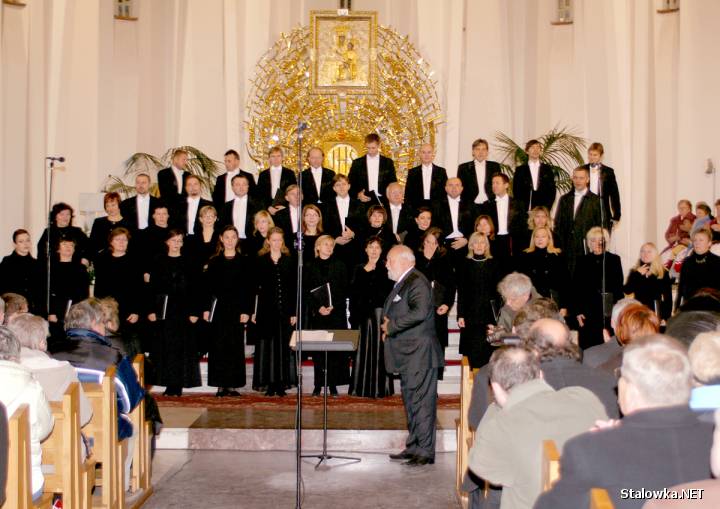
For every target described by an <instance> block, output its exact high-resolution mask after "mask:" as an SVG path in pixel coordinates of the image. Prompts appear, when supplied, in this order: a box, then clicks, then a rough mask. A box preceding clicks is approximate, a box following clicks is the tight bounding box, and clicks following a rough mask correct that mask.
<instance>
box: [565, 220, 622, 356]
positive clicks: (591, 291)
mask: <svg viewBox="0 0 720 509" xmlns="http://www.w3.org/2000/svg"><path fill="white" fill-rule="evenodd" d="M585 240H586V242H587V247H588V250H589V253H588V254H586V255H585V256H581V257H580V258H578V261H577V265H576V266H575V274H574V276H573V288H574V290H575V296H574V298H573V301H572V302H573V305H574V308H575V311H574V313H573V316H574V317H575V318H576V319H577V322H578V326H579V332H580V334H579V339H578V343H579V346H580V348H582V349H583V350H584V349H586V348H590V347H591V346H595V345H600V344H602V343H603V341H604V339H603V329H608V330H609V329H610V319H609V314H610V313H609V311H608V313H607V315H608V316H604V314H605V313H603V310H606V311H607V310H610V309H612V307H613V306H614V305H615V303H616V302H617V301H618V300H620V299H622V297H623V271H622V263H621V261H620V257H619V256H618V255H616V254H613V253H608V252H607V251H606V250H605V246H606V245H607V244H608V243H609V242H610V234H609V233H608V231H607V230H605V229H604V228H600V227H599V226H595V227H593V228H590V231H588V232H587V235H585ZM603 262H604V263H603ZM603 265H604V270H603ZM603 276H604V280H605V294H606V296H603Z"/></svg>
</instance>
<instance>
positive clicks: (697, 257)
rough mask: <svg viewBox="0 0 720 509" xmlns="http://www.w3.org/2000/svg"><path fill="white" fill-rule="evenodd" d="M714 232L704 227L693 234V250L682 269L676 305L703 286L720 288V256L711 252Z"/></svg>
mask: <svg viewBox="0 0 720 509" xmlns="http://www.w3.org/2000/svg"><path fill="white" fill-rule="evenodd" d="M711 242H712V233H710V230H707V229H702V230H698V231H696V232H695V233H694V234H693V236H692V245H693V252H692V254H691V255H690V256H688V257H687V258H685V260H684V261H683V264H682V269H681V270H680V279H679V281H678V291H677V301H676V303H675V305H676V307H680V306H681V305H682V304H683V301H687V300H689V299H690V297H692V296H693V295H694V294H695V293H696V292H697V291H698V290H700V289H701V288H712V289H714V290H720V256H717V255H715V254H713V253H711V252H710V245H711Z"/></svg>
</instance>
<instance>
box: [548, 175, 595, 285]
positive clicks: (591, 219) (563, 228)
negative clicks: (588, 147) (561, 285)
mask: <svg viewBox="0 0 720 509" xmlns="http://www.w3.org/2000/svg"><path fill="white" fill-rule="evenodd" d="M572 180H573V186H574V189H573V190H572V191H570V192H569V193H566V194H564V195H563V196H562V197H561V198H560V203H558V210H557V214H556V215H555V232H556V233H557V235H558V240H559V241H560V248H561V249H562V251H563V253H565V259H566V260H567V262H568V269H570V274H573V273H574V272H575V262H576V260H577V258H578V257H580V256H582V255H584V254H585V235H586V234H587V232H588V231H589V230H590V228H592V227H593V226H600V199H599V198H598V197H597V196H596V195H595V194H593V193H592V192H591V191H590V190H589V189H588V181H589V180H590V177H589V175H588V169H587V168H583V167H582V166H580V167H578V168H575V169H574V170H573V175H572Z"/></svg>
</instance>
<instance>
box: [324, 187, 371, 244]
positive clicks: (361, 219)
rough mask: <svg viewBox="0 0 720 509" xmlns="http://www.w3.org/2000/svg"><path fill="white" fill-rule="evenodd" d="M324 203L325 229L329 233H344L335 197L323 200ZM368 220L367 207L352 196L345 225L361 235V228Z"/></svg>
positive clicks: (337, 234) (335, 235)
mask: <svg viewBox="0 0 720 509" xmlns="http://www.w3.org/2000/svg"><path fill="white" fill-rule="evenodd" d="M322 205H323V206H322V214H323V230H324V231H325V233H327V234H328V235H332V236H333V237H339V236H340V235H342V222H341V221H340V212H339V211H338V207H337V202H336V201H335V197H333V198H332V199H331V200H328V201H326V202H323V204H322ZM366 222H367V220H365V207H364V206H363V204H362V203H361V202H360V201H359V200H357V199H355V198H352V197H351V198H350V206H349V207H348V217H347V218H345V226H346V227H348V228H350V229H351V230H352V231H353V232H354V233H355V234H356V235H359V234H360V230H361V228H362V227H363V225H364V224H365V223H366Z"/></svg>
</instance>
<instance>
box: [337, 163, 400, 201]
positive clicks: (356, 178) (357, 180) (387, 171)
mask: <svg viewBox="0 0 720 509" xmlns="http://www.w3.org/2000/svg"><path fill="white" fill-rule="evenodd" d="M348 178H349V179H350V195H351V196H354V197H357V195H358V194H359V193H360V191H365V194H366V195H367V194H368V191H369V189H368V188H369V187H370V183H369V180H368V169H367V155H364V156H362V157H358V158H357V159H353V162H352V165H350V173H349V174H348ZM393 182H397V176H396V175H395V163H394V162H393V160H392V159H390V158H389V157H385V156H384V155H382V154H380V164H379V165H378V189H377V191H378V193H379V194H380V195H382V196H385V191H386V189H387V186H389V185H390V184H392V183H393Z"/></svg>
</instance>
